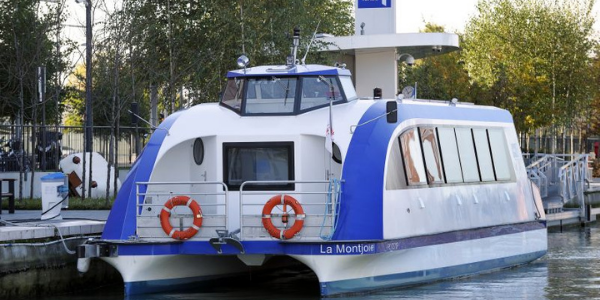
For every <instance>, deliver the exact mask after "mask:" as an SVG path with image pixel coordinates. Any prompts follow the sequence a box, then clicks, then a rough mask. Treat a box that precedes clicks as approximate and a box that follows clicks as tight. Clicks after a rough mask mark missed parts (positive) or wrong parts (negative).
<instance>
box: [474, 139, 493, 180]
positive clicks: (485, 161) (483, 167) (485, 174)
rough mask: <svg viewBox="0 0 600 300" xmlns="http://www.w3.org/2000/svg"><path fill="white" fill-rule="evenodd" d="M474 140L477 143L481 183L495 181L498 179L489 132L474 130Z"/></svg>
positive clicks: (476, 149)
mask: <svg viewBox="0 0 600 300" xmlns="http://www.w3.org/2000/svg"><path fill="white" fill-rule="evenodd" d="M473 140H474V141H475V151H477V161H478V162H479V174H480V175H481V181H495V180H496V177H495V176H494V166H493V164H492V155H491V154H490V144H489V143H488V137H487V131H486V130H485V129H473Z"/></svg>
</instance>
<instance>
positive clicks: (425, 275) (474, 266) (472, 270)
mask: <svg viewBox="0 0 600 300" xmlns="http://www.w3.org/2000/svg"><path fill="white" fill-rule="evenodd" d="M545 254H546V251H538V252H533V253H527V254H522V255H516V256H511V257H505V258H499V259H493V260H487V261H480V262H474V263H469V264H463V265H458V266H450V267H443V268H437V269H430V270H420V271H413V272H406V273H398V274H390V275H382V276H372V277H363V278H358V279H348V280H340V281H331V282H321V295H323V296H332V295H338V294H347V293H360V292H367V291H373V290H379V289H386V288H393V287H394V288H395V287H402V286H410V285H417V284H424V283H431V282H434V281H439V280H442V279H449V278H454V277H461V276H467V275H474V274H477V273H482V272H487V271H491V270H498V269H503V268H508V267H512V266H517V265H522V264H525V263H528V262H531V261H534V260H536V259H538V258H540V257H542V256H544V255H545Z"/></svg>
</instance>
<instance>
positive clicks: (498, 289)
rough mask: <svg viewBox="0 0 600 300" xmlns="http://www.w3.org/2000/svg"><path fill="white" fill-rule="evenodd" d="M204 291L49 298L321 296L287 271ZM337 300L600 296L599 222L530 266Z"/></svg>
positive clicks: (569, 233)
mask: <svg viewBox="0 0 600 300" xmlns="http://www.w3.org/2000/svg"><path fill="white" fill-rule="evenodd" d="M234 285H235V286H234V287H232V288H226V287H217V288H214V289H213V290H210V291H204V292H202V293H186V294H161V295H144V296H137V297H130V298H125V297H124V296H123V292H122V288H121V286H115V287H112V288H108V289H102V290H98V289H94V290H90V291H88V292H85V293H79V294H75V295H65V296H61V297H50V298H44V300H59V299H60V300H63V299H83V300H96V299H98V300H99V299H107V300H122V299H131V300H142V299H144V300H145V299H148V300H192V299H205V300H238V299H256V300H259V299H267V300H270V299H302V300H306V299H319V298H320V297H319V289H318V282H317V281H316V278H315V277H314V275H312V273H309V272H299V273H298V272H285V273H283V272H282V273H279V274H276V275H270V276H267V277H264V276H263V277H259V278H254V280H253V283H251V284H240V283H234ZM333 299H352V300H358V299H369V300H384V299H385V300H395V299H440V300H441V299H444V300H446V299H600V226H599V225H598V224H595V225H592V226H591V227H588V228H584V229H580V228H571V229H565V230H564V231H563V232H550V233H549V234H548V254H547V255H546V256H545V257H543V258H542V259H539V260H537V261H535V262H533V263H531V264H528V265H525V266H521V267H518V268H512V269H508V270H502V271H498V272H493V273H489V274H483V275H478V276H474V277H469V278H461V279H455V280H451V281H444V282H439V283H434V284H429V285H423V286H419V287H413V288H405V289H395V290H387V291H380V292H377V293H373V294H368V295H360V296H354V297H343V298H333Z"/></svg>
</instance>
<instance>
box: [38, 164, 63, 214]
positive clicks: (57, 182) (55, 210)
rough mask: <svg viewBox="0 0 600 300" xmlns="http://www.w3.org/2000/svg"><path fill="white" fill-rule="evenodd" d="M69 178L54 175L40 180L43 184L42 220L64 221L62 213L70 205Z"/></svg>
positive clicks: (58, 174)
mask: <svg viewBox="0 0 600 300" xmlns="http://www.w3.org/2000/svg"><path fill="white" fill-rule="evenodd" d="M66 179H67V176H65V174H63V173H52V174H48V175H46V176H43V177H42V178H40V180H41V184H42V218H41V219H42V220H62V216H61V215H60V211H61V209H62V208H63V207H68V205H69V187H68V184H67V183H66Z"/></svg>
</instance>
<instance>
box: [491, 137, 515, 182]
mask: <svg viewBox="0 0 600 300" xmlns="http://www.w3.org/2000/svg"><path fill="white" fill-rule="evenodd" d="M488 132H489V135H490V146H491V149H492V157H493V159H494V170H495V171H496V178H497V180H510V179H511V171H510V170H511V169H512V168H513V165H512V161H511V160H510V157H509V155H508V149H507V146H506V138H505V137H504V130H502V129H489V130H488Z"/></svg>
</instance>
